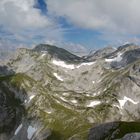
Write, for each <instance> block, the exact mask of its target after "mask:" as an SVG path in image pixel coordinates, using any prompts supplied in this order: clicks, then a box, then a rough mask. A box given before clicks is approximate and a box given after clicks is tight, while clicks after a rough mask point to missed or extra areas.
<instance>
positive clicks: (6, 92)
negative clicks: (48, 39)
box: [0, 44, 140, 140]
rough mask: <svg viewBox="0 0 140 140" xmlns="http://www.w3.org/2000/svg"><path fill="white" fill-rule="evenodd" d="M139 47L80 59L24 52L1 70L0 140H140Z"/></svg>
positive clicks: (47, 50)
mask: <svg viewBox="0 0 140 140" xmlns="http://www.w3.org/2000/svg"><path fill="white" fill-rule="evenodd" d="M139 120H140V47H139V46H137V45H135V44H125V45H123V46H120V47H118V48H111V47H108V48H104V49H101V50H98V51H96V52H93V53H90V54H89V55H87V56H83V57H79V56H76V55H74V54H72V53H70V52H68V51H66V50H65V49H62V48H58V47H56V46H51V45H45V44H40V45H38V46H36V47H35V48H34V49H27V48H20V49H18V50H17V51H16V53H15V54H14V55H13V56H12V57H11V58H10V59H9V60H8V61H6V62H5V63H4V62H3V63H1V65H0V140H140V121H139Z"/></svg>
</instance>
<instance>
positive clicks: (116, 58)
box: [105, 53, 122, 62]
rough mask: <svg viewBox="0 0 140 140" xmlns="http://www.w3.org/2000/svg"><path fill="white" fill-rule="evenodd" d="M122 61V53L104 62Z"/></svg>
mask: <svg viewBox="0 0 140 140" xmlns="http://www.w3.org/2000/svg"><path fill="white" fill-rule="evenodd" d="M121 60H122V53H118V54H117V56H116V57H114V58H112V59H105V61H106V62H113V61H116V62H119V61H121Z"/></svg>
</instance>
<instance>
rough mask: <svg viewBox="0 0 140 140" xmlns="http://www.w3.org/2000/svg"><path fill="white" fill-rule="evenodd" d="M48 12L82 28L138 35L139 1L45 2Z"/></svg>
mask: <svg viewBox="0 0 140 140" xmlns="http://www.w3.org/2000/svg"><path fill="white" fill-rule="evenodd" d="M46 1H47V5H48V10H49V11H50V12H52V13H53V14H55V15H56V16H64V17H66V19H67V20H68V21H69V22H71V23H74V24H75V25H78V26H80V27H82V28H89V29H98V30H102V31H108V32H113V31H114V32H119V33H121V34H125V33H133V34H139V33H140V28H139V25H140V14H139V13H140V8H139V5H140V1H139V0H130V1H128V0H70V1H66V0H59V1H58V0H46Z"/></svg>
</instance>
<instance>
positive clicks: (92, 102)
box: [87, 101, 101, 107]
mask: <svg viewBox="0 0 140 140" xmlns="http://www.w3.org/2000/svg"><path fill="white" fill-rule="evenodd" d="M99 104H101V101H91V102H90V103H88V104H87V107H94V106H96V105H99Z"/></svg>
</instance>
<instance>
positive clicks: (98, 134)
mask: <svg viewBox="0 0 140 140" xmlns="http://www.w3.org/2000/svg"><path fill="white" fill-rule="evenodd" d="M139 126H140V123H139V122H110V123H105V124H101V125H98V126H96V127H94V128H92V129H91V130H90V133H89V137H88V140H139V138H140V133H138V132H140V128H139Z"/></svg>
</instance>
